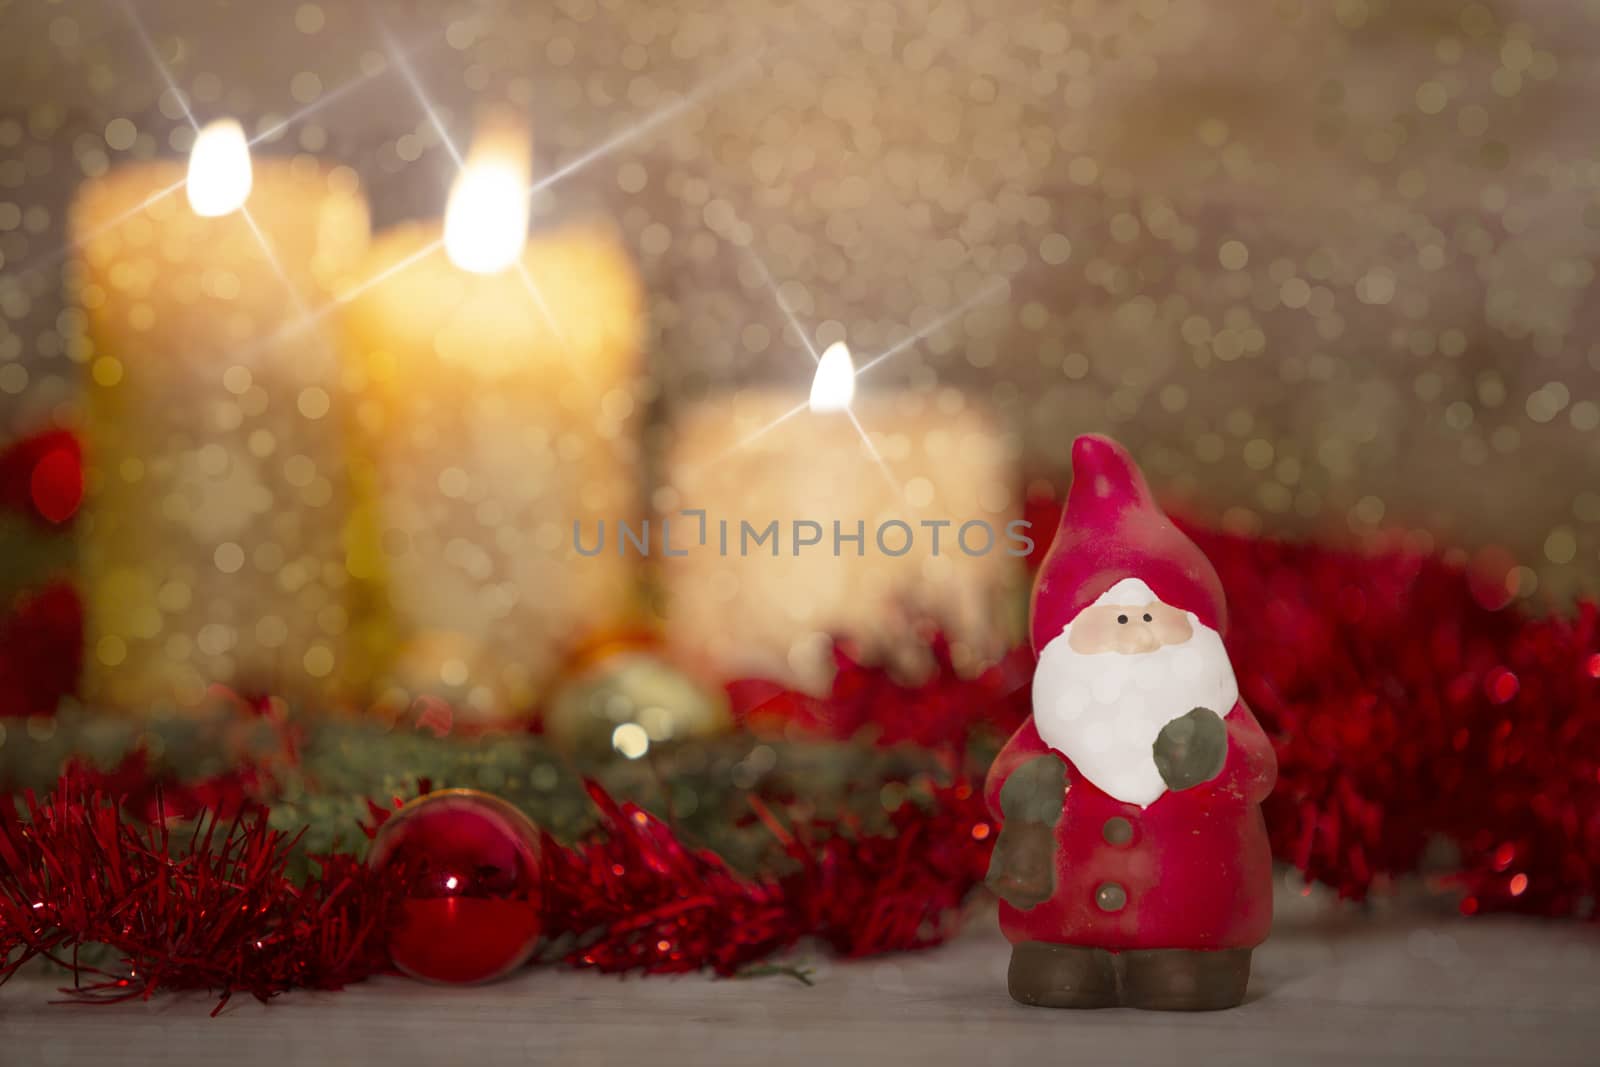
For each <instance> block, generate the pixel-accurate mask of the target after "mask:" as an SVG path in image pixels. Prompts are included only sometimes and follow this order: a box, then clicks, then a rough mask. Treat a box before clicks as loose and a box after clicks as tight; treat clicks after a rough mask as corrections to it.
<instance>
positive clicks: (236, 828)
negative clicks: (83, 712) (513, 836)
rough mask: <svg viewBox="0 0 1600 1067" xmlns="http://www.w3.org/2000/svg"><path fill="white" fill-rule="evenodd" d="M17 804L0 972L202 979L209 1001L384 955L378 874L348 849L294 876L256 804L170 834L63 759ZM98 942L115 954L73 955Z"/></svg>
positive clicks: (332, 975)
mask: <svg viewBox="0 0 1600 1067" xmlns="http://www.w3.org/2000/svg"><path fill="white" fill-rule="evenodd" d="M23 812H25V813H26V814H25V815H24V814H23ZM23 812H19V810H18V809H17V808H16V807H14V806H13V805H12V804H11V803H5V804H0V982H3V981H5V980H6V979H8V978H10V977H11V975H13V974H15V973H16V972H17V971H18V970H19V969H20V968H21V967H22V966H23V965H24V964H26V963H27V962H28V961H29V960H31V959H33V958H34V957H36V956H44V957H46V958H48V959H51V960H53V961H55V962H56V963H58V964H60V965H62V966H63V967H68V968H70V969H71V970H72V971H73V972H74V977H75V979H76V981H75V984H74V985H73V987H72V989H71V990H69V991H68V992H70V993H71V994H72V995H74V996H77V997H79V998H82V999H87V1000H97V1001H119V1000H130V999H135V998H139V997H148V996H150V995H151V994H152V993H154V992H155V991H157V990H172V989H208V990H213V991H216V992H220V994H221V1000H220V1001H219V1003H218V1004H217V1010H218V1011H220V1010H221V1009H222V1007H223V1005H224V1004H226V1003H227V1001H228V998H229V997H230V996H231V995H232V994H233V993H234V992H236V991H243V992H247V993H250V994H252V995H253V996H255V997H257V998H260V999H262V1000H265V999H266V998H268V997H270V996H273V995H274V994H277V993H281V992H284V991H286V990H289V989H297V988H298V989H337V988H338V987H340V986H342V985H344V984H345V983H346V982H351V981H356V980H358V979H361V978H364V977H366V976H367V975H369V974H372V973H373V972H374V971H375V970H377V969H379V968H380V967H381V966H382V965H383V938H382V935H383V933H384V931H385V929H386V927H387V925H388V917H389V915H390V913H391V904H390V901H389V899H388V897H387V895H386V890H385V888H384V886H383V885H382V884H381V883H380V882H379V880H377V879H375V878H373V877H372V876H371V875H369V874H368V872H367V869H366V868H365V867H363V866H362V865H361V864H360V863H359V862H357V861H356V860H354V859H352V858H351V857H349V856H328V857H321V858H315V862H316V864H317V865H318V866H319V867H320V871H319V873H318V874H317V875H316V876H315V877H313V878H311V879H310V880H309V881H307V882H305V883H304V884H301V883H299V882H297V881H296V880H295V879H293V878H291V877H290V876H289V874H288V872H287V870H286V867H287V863H288V859H289V856H290V852H291V849H292V847H293V845H294V839H293V837H291V836H290V835H287V834H284V833H281V832H279V831H277V830H272V829H270V828H269V827H268V826H267V821H266V813H265V812H264V811H260V810H257V811H254V812H252V813H250V814H248V815H243V816H240V817H237V818H235V819H233V820H232V821H231V822H222V821H220V820H218V819H216V818H215V817H209V816H208V817H204V818H202V819H201V820H199V821H198V822H197V823H196V824H195V826H194V829H193V831H192V832H191V833H188V834H184V835H182V836H181V837H174V835H173V834H172V833H171V832H170V831H169V829H168V828H167V826H166V825H165V823H164V822H163V823H156V824H147V825H142V826H141V825H138V824H134V823H130V822H129V821H127V820H126V819H125V818H124V816H123V813H122V811H121V808H120V805H119V804H118V803H117V800H116V798H115V797H114V796H113V795H111V794H108V793H106V792H103V791H101V790H100V789H98V788H95V787H94V786H92V785H90V784H89V783H88V782H87V780H85V779H84V778H83V777H82V776H80V775H78V774H76V773H73V772H69V773H68V774H66V775H65V776H64V777H62V779H61V780H60V782H59V783H58V784H57V786H56V790H55V792H54V793H53V794H52V795H51V796H50V797H48V798H45V799H44V800H37V799H35V798H34V796H33V795H32V794H31V793H30V794H28V795H27V796H26V797H25V798H24V800H23ZM95 944H100V945H105V946H108V947H109V948H110V949H111V950H112V951H113V952H114V953H116V954H117V955H118V956H119V957H121V959H122V960H123V962H124V966H123V967H122V968H121V969H119V970H116V971H108V970H102V969H100V968H96V967H91V966H88V965H87V964H83V963H80V962H79V961H78V958H77V949H78V947H79V946H81V945H95Z"/></svg>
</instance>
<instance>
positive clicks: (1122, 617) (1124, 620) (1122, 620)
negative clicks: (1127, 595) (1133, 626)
mask: <svg viewBox="0 0 1600 1067" xmlns="http://www.w3.org/2000/svg"><path fill="white" fill-rule="evenodd" d="M1117 621H1118V622H1120V623H1122V624H1123V625H1124V626H1126V625H1127V624H1128V617H1127V616H1126V615H1118V616H1117Z"/></svg>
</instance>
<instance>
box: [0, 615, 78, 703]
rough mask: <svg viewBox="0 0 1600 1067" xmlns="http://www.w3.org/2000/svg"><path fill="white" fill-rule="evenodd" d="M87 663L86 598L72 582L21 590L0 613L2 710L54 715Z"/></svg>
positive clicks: (74, 690) (0, 696) (0, 688)
mask: <svg viewBox="0 0 1600 1067" xmlns="http://www.w3.org/2000/svg"><path fill="white" fill-rule="evenodd" d="M82 666H83V604H82V602H81V601H80V600H79V599H78V594H77V591H76V590H74V589H73V588H72V587H71V586H68V585H51V586H47V587H45V588H44V589H41V590H39V591H37V592H34V593H29V594H25V595H24V596H22V597H21V598H20V599H19V600H18V601H17V603H16V605H15V606H14V607H13V609H12V611H11V613H10V614H9V615H6V616H3V617H0V716H5V715H54V714H55V711H56V707H57V705H59V704H60V703H61V698H62V697H64V696H67V695H68V694H70V693H73V692H76V691H77V688H78V672H79V670H80V669H81V668H82Z"/></svg>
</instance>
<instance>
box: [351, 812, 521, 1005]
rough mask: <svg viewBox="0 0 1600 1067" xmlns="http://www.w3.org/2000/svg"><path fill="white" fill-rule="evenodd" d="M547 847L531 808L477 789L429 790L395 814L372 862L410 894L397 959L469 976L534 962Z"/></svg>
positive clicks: (451, 976)
mask: <svg viewBox="0 0 1600 1067" xmlns="http://www.w3.org/2000/svg"><path fill="white" fill-rule="evenodd" d="M539 846H540V837H539V831H538V829H537V828H536V827H535V826H534V825H533V823H532V822H531V821H530V820H529V819H528V817H527V816H526V815H524V814H523V813H522V812H521V811H519V810H518V809H516V808H515V807H513V806H511V805H510V804H507V803H506V802H505V801H503V800H500V799H499V798H497V797H492V796H490V795H489V794H487V793H480V792H478V791H476V790H472V789H441V790H439V791H438V792H434V793H427V794H425V795H423V796H420V797H418V798H417V799H415V800H413V801H411V802H410V803H409V804H407V805H405V806H404V807H402V808H401V809H400V810H399V811H397V812H395V813H394V814H393V815H391V816H390V817H389V818H388V819H386V820H385V821H384V823H383V825H382V826H381V827H379V829H378V833H377V836H376V837H374V838H373V841H372V851H371V852H370V853H369V855H368V857H367V862H368V865H369V866H371V867H372V869H373V870H375V871H377V872H379V873H380V874H381V875H382V876H383V877H385V878H387V879H389V880H391V881H392V882H393V883H394V884H395V885H396V886H397V887H398V891H399V893H400V895H401V899H402V903H401V905H400V921H399V923H398V924H397V925H396V926H395V928H394V930H393V932H392V934H391V936H390V940H389V956H390V958H391V959H393V960H394V964H395V966H396V967H398V968H400V969H401V970H402V971H404V972H405V973H407V974H409V975H411V976H412V977H413V978H425V979H428V980H429V981H434V982H452V983H464V982H486V981H489V980H491V979H494V978H499V977H502V976H503V975H505V974H508V973H509V972H511V971H512V970H514V969H515V968H517V967H519V966H521V965H522V964H523V963H525V962H526V961H527V959H528V957H529V956H530V955H531V954H532V953H533V949H534V946H535V945H536V944H537V943H538V940H539V933H540V930H541V926H542V924H541V922H540V889H541V881H540V878H541V872H540V863H539Z"/></svg>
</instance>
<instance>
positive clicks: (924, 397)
mask: <svg viewBox="0 0 1600 1067" xmlns="http://www.w3.org/2000/svg"><path fill="white" fill-rule="evenodd" d="M854 384H855V382H854V371H853V369H851V367H850V366H849V357H848V354H847V351H846V350H844V349H843V347H842V346H834V347H833V348H831V349H830V350H829V351H828V352H827V353H825V354H824V356H823V359H822V361H821V363H820V364H819V366H818V370H817V374H816V378H815V380H814V383H813V388H812V390H811V392H810V394H809V395H808V394H806V393H802V392H798V391H786V390H776V389H765V390H746V391H743V392H740V393H736V394H732V395H722V396H716V397H713V398H711V399H709V400H707V401H704V402H702V403H700V404H698V405H696V406H695V407H693V408H692V409H690V410H689V411H688V412H687V413H686V414H685V415H684V417H683V418H682V419H681V421H679V422H678V424H677V425H676V426H675V428H674V433H673V439H672V443H671V446H670V449H669V453H668V457H667V461H666V471H665V489H664V490H663V491H662V492H660V493H658V494H657V498H656V503H657V509H656V520H655V521H656V522H657V524H658V525H659V524H660V523H662V522H666V523H667V524H668V525H667V530H668V531H669V532H670V544H663V543H662V541H661V536H660V535H661V531H660V530H659V528H658V529H657V530H656V531H653V533H654V536H655V538H656V543H655V547H654V549H653V550H652V551H653V555H654V556H655V557H656V558H658V559H659V561H660V562H659V567H660V573H661V580H662V592H663V596H664V604H665V608H664V610H665V613H666V621H665V632H666V636H667V640H668V641H669V642H670V643H671V644H672V645H673V647H674V648H675V650H676V651H677V653H678V654H679V655H680V656H681V657H683V658H684V660H685V661H686V662H688V663H690V664H692V665H694V666H696V667H698V668H700V669H704V670H707V671H710V672H713V673H715V674H716V675H718V676H721V677H723V678H734V677H766V678H773V679H776V680H780V681H785V682H789V683H791V684H795V685H798V686H801V687H803V688H807V689H811V690H813V691H817V690H820V689H822V688H824V687H825V686H826V685H827V683H828V680H829V679H830V678H831V675H832V660H831V657H830V656H829V649H830V638H831V637H834V636H838V637H842V638H844V639H846V640H848V641H849V642H850V643H851V644H852V645H854V646H856V647H857V648H858V649H859V650H860V651H861V652H862V654H864V655H867V656H870V657H875V658H880V659H887V660H889V661H891V662H893V663H896V664H898V665H899V666H901V667H903V668H905V669H907V670H908V671H910V672H912V673H914V672H915V670H916V668H917V667H918V665H919V663H921V662H923V657H922V655H921V653H922V652H923V650H924V649H925V647H926V640H927V637H928V636H929V634H928V630H927V627H928V626H933V627H937V628H939V629H940V630H942V631H943V632H944V633H945V634H946V635H947V636H948V637H949V638H950V639H951V641H952V642H953V652H954V654H955V657H956V660H957V663H958V665H959V666H961V667H963V668H965V669H968V670H977V669H979V668H980V667H982V666H983V665H985V664H987V663H989V662H992V661H993V660H994V659H995V658H996V657H998V656H999V655H1000V654H1001V653H1002V652H1003V651H1004V650H1005V649H1006V648H1008V647H1010V645H1011V644H1012V643H1014V642H1015V641H1016V640H1017V639H1018V638H1019V636H1020V633H1021V624H1022V609H1021V607H1020V605H1021V604H1022V592H1023V589H1024V574H1023V564H1022V559H1021V557H1022V556H1023V555H1025V543H1024V538H1025V536H1026V531H1025V530H1024V529H1023V528H1022V527H1021V526H1020V520H1021V503H1020V485H1019V484H1018V469H1017V456H1016V443H1015V442H1014V441H1012V440H1011V439H1009V438H1008V437H1007V436H1006V435H1005V434H1003V433H1002V432H1001V431H1000V430H999V429H998V428H997V427H996V426H995V424H994V423H993V422H992V421H991V420H990V419H989V418H988V417H987V416H986V415H985V414H984V413H983V412H982V411H980V410H979V409H978V408H977V407H975V406H974V405H973V404H971V403H970V402H969V400H968V399H967V397H966V396H965V395H964V394H963V393H961V392H960V391H958V390H954V389H937V390H929V391H923V392H911V391H881V392H872V391H865V390H863V392H862V393H861V394H860V395H854V396H852V394H853V392H854ZM858 426H859V427H860V428H861V429H863V430H864V431H865V439H863V436H862V433H861V432H859V431H858V428H857V427H858ZM869 442H870V447H869ZM874 452H876V453H877V455H876V456H875V455H874ZM880 460H881V463H880ZM701 511H703V512H704V528H705V543H703V544H702V543H700V534H701V529H700V526H701V518H700V515H699V514H698V513H699V512H701ZM684 512H693V513H694V514H687V515H686V514H684ZM774 523H775V524H776V527H775V541H774V540H772V539H768V538H766V537H765V536H763V535H764V534H766V533H767V532H768V531H769V529H772V528H773V524H774ZM858 533H859V534H860V535H861V536H860V539H859V540H857V539H856V535H857V534H858ZM813 542H814V543H813ZM616 549H617V546H615V545H608V550H612V551H615V550H616ZM680 552H681V553H683V554H681V555H680V554H678V553H680Z"/></svg>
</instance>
